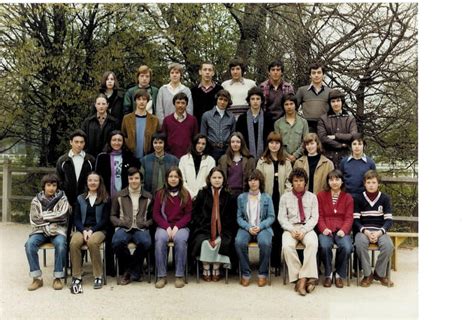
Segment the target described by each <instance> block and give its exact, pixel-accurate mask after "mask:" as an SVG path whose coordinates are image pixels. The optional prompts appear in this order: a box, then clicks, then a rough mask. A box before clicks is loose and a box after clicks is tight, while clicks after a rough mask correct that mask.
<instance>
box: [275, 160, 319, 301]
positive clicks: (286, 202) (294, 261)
mask: <svg viewBox="0 0 474 320" xmlns="http://www.w3.org/2000/svg"><path fill="white" fill-rule="evenodd" d="M289 180H290V182H291V184H292V187H293V189H292V190H291V191H289V192H285V193H284V194H283V196H282V197H281V198H280V206H279V211H278V222H280V225H281V227H282V229H283V239H282V250H283V256H284V258H285V261H286V264H287V265H288V275H289V278H290V282H296V285H295V291H297V292H298V293H299V294H300V295H302V296H304V295H306V293H310V292H312V291H313V290H314V288H315V286H316V283H317V278H318V270H317V267H316V254H317V252H318V237H317V236H316V232H314V227H316V224H317V223H318V217H319V211H318V199H317V198H316V196H315V195H314V194H313V193H311V192H309V191H307V190H306V185H307V184H308V174H307V173H306V171H305V170H304V169H303V168H295V169H293V171H291V173H290V177H289ZM298 243H302V244H303V245H304V247H305V248H304V253H303V254H304V261H303V265H301V262H300V259H299V257H298V253H297V252H296V246H297V245H298Z"/></svg>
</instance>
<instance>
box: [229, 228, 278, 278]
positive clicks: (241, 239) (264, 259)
mask: <svg viewBox="0 0 474 320" xmlns="http://www.w3.org/2000/svg"><path fill="white" fill-rule="evenodd" d="M255 238H256V239H257V242H258V250H259V264H260V266H259V268H258V275H259V276H264V277H268V272H269V270H268V262H269V260H270V254H271V251H272V234H271V232H270V231H269V230H268V229H264V230H261V231H260V232H259V233H258V234H257V236H256V237H255V236H252V235H251V234H250V233H249V232H248V231H247V230H244V229H239V231H238V232H237V237H236V238H235V251H236V252H237V256H238V257H239V262H240V269H241V270H242V276H244V277H247V278H249V277H250V266H249V247H248V244H249V242H250V241H251V240H252V239H255Z"/></svg>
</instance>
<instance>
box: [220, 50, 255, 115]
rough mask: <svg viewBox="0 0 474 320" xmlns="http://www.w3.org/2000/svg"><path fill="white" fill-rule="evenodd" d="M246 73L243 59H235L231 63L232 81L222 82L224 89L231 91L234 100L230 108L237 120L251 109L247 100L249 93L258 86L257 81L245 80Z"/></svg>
mask: <svg viewBox="0 0 474 320" xmlns="http://www.w3.org/2000/svg"><path fill="white" fill-rule="evenodd" d="M245 71H246V67H245V64H244V62H243V60H242V59H240V58H234V59H232V60H230V62H229V73H230V75H231V79H229V80H226V81H224V82H222V87H223V88H224V89H226V90H227V91H229V93H230V96H231V98H232V106H231V107H230V108H229V111H231V112H232V113H233V114H234V116H235V117H236V118H238V117H239V116H240V115H241V114H243V113H245V112H246V111H247V110H248V109H249V104H248V102H247V100H246V98H247V92H248V91H249V90H250V89H251V88H253V87H255V86H256V84H255V81H253V80H250V79H246V78H244V73H245Z"/></svg>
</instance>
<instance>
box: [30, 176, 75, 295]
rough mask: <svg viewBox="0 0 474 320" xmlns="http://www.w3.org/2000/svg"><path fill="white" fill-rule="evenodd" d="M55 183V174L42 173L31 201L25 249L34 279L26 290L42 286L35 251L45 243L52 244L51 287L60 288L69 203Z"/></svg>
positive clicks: (64, 258)
mask: <svg viewBox="0 0 474 320" xmlns="http://www.w3.org/2000/svg"><path fill="white" fill-rule="evenodd" d="M58 185H59V178H58V177H57V176H56V175H55V174H47V175H45V176H44V177H43V178H42V179H41V189H42V191H41V192H40V193H38V194H37V195H36V197H34V198H33V200H32V201H31V208H30V223H31V225H32V226H33V231H32V232H31V234H30V237H29V238H28V240H27V241H26V243H25V251H26V257H27V258H28V264H29V266H30V276H31V277H32V278H33V282H32V283H31V284H30V285H29V286H28V291H33V290H36V289H38V288H40V287H42V286H43V278H42V272H41V269H40V264H39V259H38V250H39V247H40V246H41V245H42V244H43V243H46V242H51V243H52V244H53V245H54V273H53V277H54V281H53V288H54V289H55V290H61V289H62V288H63V284H62V282H61V278H63V277H64V268H65V266H66V255H67V241H66V232H67V222H68V213H69V203H68V199H67V197H66V195H65V194H64V192H63V191H61V190H59V189H58Z"/></svg>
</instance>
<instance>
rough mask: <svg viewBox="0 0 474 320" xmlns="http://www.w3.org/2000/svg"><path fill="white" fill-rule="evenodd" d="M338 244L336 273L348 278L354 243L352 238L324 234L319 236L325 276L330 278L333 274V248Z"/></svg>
mask: <svg viewBox="0 0 474 320" xmlns="http://www.w3.org/2000/svg"><path fill="white" fill-rule="evenodd" d="M334 243H336V245H337V249H336V263H335V265H336V272H337V274H338V275H339V276H340V277H341V278H343V279H346V278H347V262H348V261H349V256H350V254H351V252H352V241H351V237H350V236H348V235H345V236H344V237H342V238H341V237H339V236H337V235H332V236H330V235H329V236H325V235H324V234H322V233H321V234H319V250H320V256H321V261H322V262H323V265H324V276H325V277H329V276H331V273H332V247H333V245H334Z"/></svg>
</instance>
